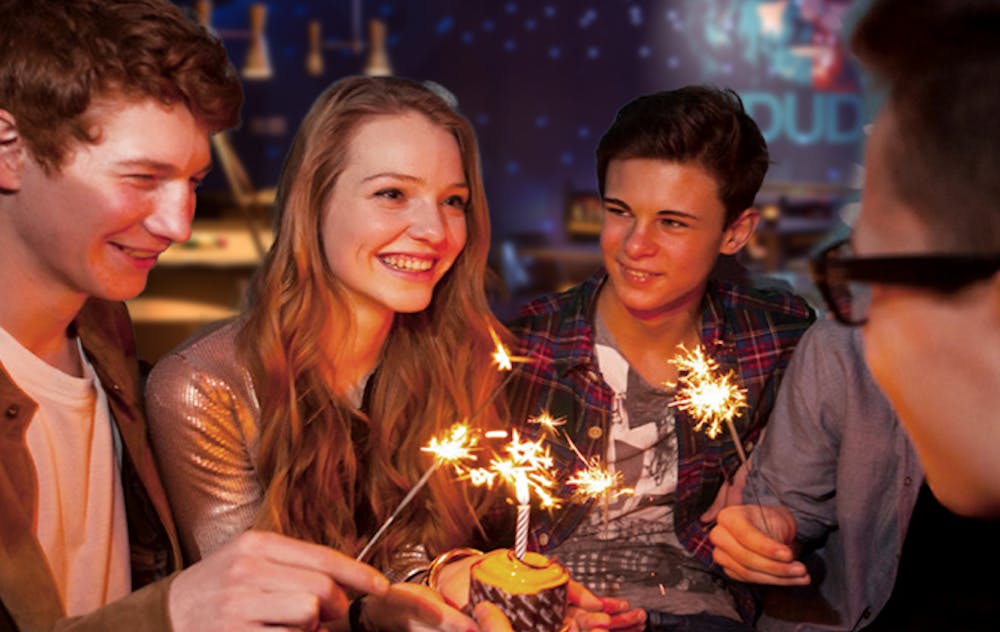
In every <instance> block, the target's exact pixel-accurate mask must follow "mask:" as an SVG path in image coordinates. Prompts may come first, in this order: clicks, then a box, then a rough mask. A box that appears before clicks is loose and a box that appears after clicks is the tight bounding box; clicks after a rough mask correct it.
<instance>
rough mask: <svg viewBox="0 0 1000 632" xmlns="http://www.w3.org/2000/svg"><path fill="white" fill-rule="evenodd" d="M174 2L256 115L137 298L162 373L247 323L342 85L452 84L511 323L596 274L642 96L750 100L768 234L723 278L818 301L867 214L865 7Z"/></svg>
mask: <svg viewBox="0 0 1000 632" xmlns="http://www.w3.org/2000/svg"><path fill="white" fill-rule="evenodd" d="M176 1H177V4H178V5H179V6H181V7H182V8H184V9H185V10H187V11H190V12H191V14H192V15H193V16H196V17H197V19H199V20H201V21H202V22H203V23H205V24H207V25H210V27H211V28H212V29H213V30H214V31H215V32H216V33H217V34H218V35H219V36H220V38H221V39H222V41H223V42H224V44H225V45H226V47H227V49H228V50H229V53H230V56H231V58H232V59H233V60H234V64H235V65H236V66H237V68H240V69H241V71H240V72H241V74H242V75H243V76H244V78H245V79H246V80H245V81H244V86H245V90H246V104H245V105H244V109H243V125H242V127H241V128H240V129H239V130H237V131H236V132H233V133H231V134H229V135H227V136H225V137H222V138H217V139H216V141H215V142H214V143H213V149H214V150H215V154H216V155H215V162H216V169H215V170H214V171H213V173H212V174H211V175H210V176H209V178H208V179H207V180H206V181H205V183H204V184H203V185H202V187H201V189H200V192H199V206H198V216H197V220H196V222H195V229H194V236H193V238H192V243H189V244H178V245H176V246H174V247H173V248H172V249H171V251H184V253H185V254H186V255H187V256H184V257H180V258H177V259H173V258H171V257H168V256H165V257H164V258H163V259H162V261H161V264H160V265H159V266H158V267H157V268H155V269H154V270H153V273H152V274H151V276H150V285H149V288H148V289H147V291H146V292H145V293H144V294H143V296H142V297H140V298H139V299H138V300H137V301H136V304H137V307H136V309H135V310H134V312H135V313H136V316H137V318H136V320H137V332H138V333H139V337H140V339H139V345H140V353H141V354H143V355H144V356H145V357H146V359H148V360H150V361H153V360H155V359H156V357H158V356H159V354H160V353H162V351H164V350H166V349H169V348H170V347H172V346H173V345H175V344H177V343H179V342H180V340H181V339H182V338H183V337H184V336H185V335H187V334H188V333H190V332H192V331H194V330H196V329H197V328H198V327H200V326H202V325H203V324H204V323H205V322H206V321H208V320H211V319H213V318H217V317H219V316H224V315H227V314H234V313H236V310H237V309H238V307H239V301H240V298H241V296H242V292H243V290H244V289H245V287H246V282H247V279H248V278H249V276H250V274H252V272H253V270H254V269H255V267H256V263H257V261H259V254H260V250H261V249H265V248H266V247H267V246H268V245H269V243H270V230H269V228H268V227H269V225H270V219H271V201H272V200H273V187H274V184H275V182H276V181H277V178H278V174H279V172H280V169H281V165H282V161H283V158H284V155H285V152H286V151H287V149H288V146H289V144H290V143H291V139H292V136H293V135H294V133H295V129H296V127H297V125H298V122H299V120H300V119H301V118H302V116H303V115H304V114H305V111H306V110H307V109H308V107H309V105H310V104H311V103H312V100H313V99H314V98H315V97H316V96H317V95H318V94H319V93H320V92H321V91H322V90H323V88H324V87H326V86H327V85H328V84H329V83H331V82H332V81H335V80H336V79H338V78H340V77H343V76H346V75H352V74H360V73H369V74H389V73H395V74H398V75H400V76H404V77H409V78H412V79H417V80H421V81H431V82H434V83H436V84H439V85H440V86H443V88H444V89H445V90H447V91H448V92H450V93H451V94H452V95H454V98H455V99H456V100H457V107H458V109H459V110H461V111H462V112H463V113H464V114H465V115H466V116H467V117H468V118H469V119H470V120H471V121H472V123H473V125H474V127H475V128H476V132H477V134H478V136H479V140H480V146H481V147H480V149H481V153H482V163H483V171H484V177H485V182H486V191H487V194H488V197H489V201H490V210H491V217H492V222H493V248H492V251H491V263H492V265H493V267H494V269H495V271H496V272H497V275H498V277H499V279H500V281H501V285H502V290H501V291H500V292H499V293H498V294H497V296H496V298H495V306H496V308H497V310H498V312H499V313H500V314H501V316H510V315H513V314H514V313H516V311H517V308H518V307H519V305H520V304H521V303H523V302H524V301H525V300H527V299H530V298H531V297H533V296H535V295H537V294H539V293H542V292H546V291H551V290H554V289H559V288H562V287H566V286H568V285H571V284H573V283H575V282H577V281H579V280H581V279H582V278H583V277H585V276H587V275H589V274H590V273H591V272H593V271H594V270H595V269H596V268H597V267H598V266H599V265H600V257H599V253H598V246H597V234H598V231H599V229H600V220H601V205H600V200H599V198H598V197H597V191H596V182H595V176H594V161H593V155H594V148H595V146H596V144H597V140H598V139H599V138H600V136H601V134H602V133H603V132H604V130H605V129H606V127H607V126H608V124H609V123H610V121H611V119H612V117H613V116H614V114H615V112H616V110H617V108H618V107H620V106H621V105H623V104H624V103H626V102H627V101H629V100H631V99H632V98H634V97H635V96H638V95H640V94H643V93H647V92H652V91H655V90H663V89H671V88H676V87H680V86H682V85H686V84H690V83H712V84H715V85H719V86H726V87H731V88H733V89H734V90H736V91H737V92H738V93H739V94H740V96H741V97H742V98H743V100H744V103H745V105H746V107H747V109H748V111H749V112H750V114H751V115H752V116H753V117H754V118H755V120H757V122H758V124H759V125H760V128H761V131H762V132H763V133H764V136H765V138H766V139H767V141H768V145H769V147H770V149H771V157H772V160H773V165H772V167H771V169H770V172H769V174H768V177H767V179H766V180H765V184H764V188H763V189H762V191H761V194H760V196H759V197H758V200H757V205H758V206H759V207H760V208H761V210H762V213H763V215H764V218H765V221H763V222H762V223H761V227H760V230H759V232H758V235H757V236H756V238H755V239H754V241H753V243H752V244H751V245H750V247H749V248H747V249H746V252H745V253H744V254H743V255H742V256H741V257H739V258H738V259H737V260H734V261H727V262H725V264H724V265H723V266H720V270H719V274H720V275H723V276H727V275H728V276H732V275H736V274H739V275H747V276H750V277H752V278H753V280H754V282H757V283H760V284H762V285H767V284H771V283H779V284H784V285H791V286H792V287H794V288H795V289H797V290H799V291H800V292H801V293H803V294H804V295H805V296H806V297H807V298H808V299H810V300H813V301H815V302H816V304H817V305H818V303H819V301H818V296H817V295H816V294H815V290H814V289H813V288H812V286H811V283H809V281H808V275H807V272H806V264H805V262H806V257H807V256H808V254H809V252H810V250H811V249H812V248H813V247H814V245H815V244H816V243H817V242H818V241H819V240H820V239H822V238H823V237H824V236H825V235H826V234H828V233H829V232H830V231H831V230H834V229H835V228H836V227H837V226H838V225H840V223H841V215H842V214H843V211H844V209H850V208H851V206H850V205H851V204H853V203H854V202H855V201H856V199H857V197H858V188H859V186H860V181H859V177H858V173H859V166H858V164H859V163H860V162H861V155H862V148H863V143H864V132H863V129H864V124H865V123H866V122H867V121H868V120H870V118H871V116H870V111H869V110H870V107H869V105H868V102H867V99H866V97H865V93H864V92H863V91H862V77H860V75H859V71H858V69H857V67H856V65H855V64H854V62H853V60H851V59H850V58H849V57H848V56H847V54H846V44H845V35H844V32H845V30H847V29H848V28H849V25H850V23H851V21H852V19H854V18H855V17H856V14H857V13H858V12H859V10H860V9H859V7H862V6H863V5H864V4H865V1H864V0H857V1H855V2H851V1H849V0H697V1H693V0H692V1H689V0H631V1H626V2H612V1H607V0H605V1H599V0H591V1H589V2H580V0H530V1H528V0H478V1H476V2H467V1H462V0H420V1H419V2H418V1H414V0H281V1H280V2H279V1H278V0H271V1H269V2H260V1H256V2H251V1H249V0H228V1H227V0H215V2H209V1H207V0H198V1H194V2H192V1H185V0H176ZM845 25H846V27H845ZM364 26H367V28H363V27H364ZM194 254H197V255H198V256H196V257H195V256H193V255H194ZM206 288H207V289H206ZM171 301H173V304H171ZM174 307H176V309H174ZM181 307H183V309H181Z"/></svg>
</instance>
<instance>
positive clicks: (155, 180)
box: [125, 173, 160, 189]
mask: <svg viewBox="0 0 1000 632" xmlns="http://www.w3.org/2000/svg"><path fill="white" fill-rule="evenodd" d="M125 179H126V180H127V181H128V182H129V183H131V184H132V185H133V186H135V187H136V188H139V189H153V188H156V186H157V185H158V184H159V183H160V177H159V176H157V175H156V174H152V173H129V174H126V175H125Z"/></svg>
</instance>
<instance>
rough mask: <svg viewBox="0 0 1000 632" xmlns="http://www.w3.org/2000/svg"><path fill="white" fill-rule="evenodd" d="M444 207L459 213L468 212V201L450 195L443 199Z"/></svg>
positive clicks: (461, 197) (461, 196)
mask: <svg viewBox="0 0 1000 632" xmlns="http://www.w3.org/2000/svg"><path fill="white" fill-rule="evenodd" d="M444 203H445V205H447V206H452V207H454V208H457V209H459V210H461V211H465V210H468V208H469V201H468V200H467V199H466V198H465V196H463V195H452V196H449V197H448V198H446V199H445V201H444Z"/></svg>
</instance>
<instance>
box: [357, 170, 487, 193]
mask: <svg viewBox="0 0 1000 632" xmlns="http://www.w3.org/2000/svg"><path fill="white" fill-rule="evenodd" d="M379 178H395V179H396V180H406V181H407V182H423V179H422V178H418V177H416V176H411V175H407V174H405V173H396V172H395V171H384V172H382V173H375V174H372V175H370V176H368V177H366V178H362V179H361V182H371V181H372V180H378V179H379ZM448 186H449V187H458V188H462V189H471V188H472V187H470V186H469V183H468V182H466V181H465V180H462V181H460V182H453V183H451V184H449V185H448Z"/></svg>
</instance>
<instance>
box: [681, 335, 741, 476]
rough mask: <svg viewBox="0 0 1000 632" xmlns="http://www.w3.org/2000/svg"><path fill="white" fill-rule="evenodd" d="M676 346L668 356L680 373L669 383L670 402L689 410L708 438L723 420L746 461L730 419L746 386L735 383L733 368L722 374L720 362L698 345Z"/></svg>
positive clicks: (719, 428) (736, 409)
mask: <svg viewBox="0 0 1000 632" xmlns="http://www.w3.org/2000/svg"><path fill="white" fill-rule="evenodd" d="M679 348H680V353H679V354H678V355H677V356H676V357H674V358H673V359H672V360H670V362H671V363H672V364H674V365H675V366H677V370H678V372H679V373H680V377H679V378H678V380H677V384H676V385H675V384H668V386H676V387H677V393H676V395H675V396H674V401H673V402H671V403H670V405H671V406H675V407H677V408H679V409H680V410H683V411H685V412H687V413H688V414H690V415H691V417H692V418H694V419H695V420H696V422H697V423H696V424H695V426H694V429H695V430H701V429H702V428H704V430H705V434H706V435H708V438H709V439H714V438H716V437H717V436H719V434H720V433H721V432H722V424H726V426H727V427H728V428H729V434H730V435H731V436H732V438H733V443H734V444H735V445H736V450H737V452H738V453H739V455H740V460H741V461H742V462H743V463H746V461H747V455H746V452H744V451H743V444H742V442H741V441H740V436H739V434H738V433H737V432H736V425H735V424H734V423H733V420H734V419H735V418H736V416H737V415H739V414H740V413H741V412H742V411H743V409H745V408H746V407H747V394H746V389H744V388H740V387H739V386H738V385H737V384H736V378H735V373H734V372H733V371H729V372H728V373H725V374H723V373H722V371H721V370H720V369H719V363H718V362H716V361H715V359H714V358H712V357H710V356H707V355H705V351H704V348H703V347H702V346H701V345H699V346H697V347H695V348H694V349H693V350H691V351H689V350H687V349H686V348H685V347H684V345H683V344H682V345H680V346H679Z"/></svg>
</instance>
